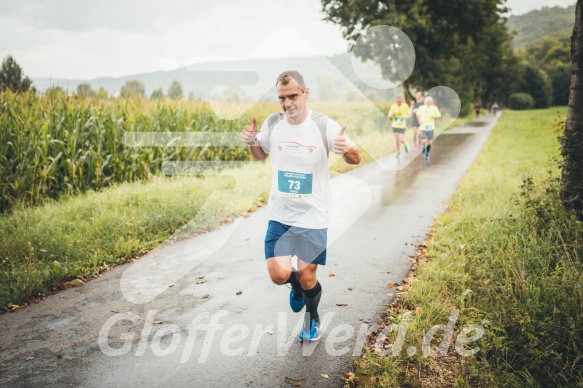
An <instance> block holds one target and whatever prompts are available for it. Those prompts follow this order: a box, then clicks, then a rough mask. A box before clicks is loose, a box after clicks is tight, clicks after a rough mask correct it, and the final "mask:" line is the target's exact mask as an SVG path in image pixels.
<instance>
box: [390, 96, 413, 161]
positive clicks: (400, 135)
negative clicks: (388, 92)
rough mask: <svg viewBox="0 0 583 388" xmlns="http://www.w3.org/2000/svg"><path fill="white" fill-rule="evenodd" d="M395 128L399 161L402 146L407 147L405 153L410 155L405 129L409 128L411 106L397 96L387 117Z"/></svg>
mask: <svg viewBox="0 0 583 388" xmlns="http://www.w3.org/2000/svg"><path fill="white" fill-rule="evenodd" d="M387 117H388V118H389V120H392V121H391V125H392V127H393V134H394V135H395V145H396V147H397V159H399V157H400V156H401V144H403V145H404V146H405V152H406V153H409V144H407V142H406V141H405V128H407V119H408V118H409V117H410V114H409V105H407V103H406V102H403V97H402V96H397V100H396V102H395V103H394V104H393V105H391V109H389V114H388V115H387Z"/></svg>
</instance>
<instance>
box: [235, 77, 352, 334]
mask: <svg viewBox="0 0 583 388" xmlns="http://www.w3.org/2000/svg"><path fill="white" fill-rule="evenodd" d="M276 88H277V94H278V98H279V102H280V104H281V107H282V108H283V111H284V113H283V114H281V115H277V114H276V115H273V117H272V118H271V119H268V120H265V122H264V123H263V125H262V127H261V132H257V120H256V118H255V116H253V119H252V120H253V123H252V125H248V126H246V127H245V128H244V129H243V130H242V131H241V140H242V141H244V142H245V143H247V144H248V145H249V150H250V151H251V154H252V155H253V157H254V158H255V159H257V160H265V159H266V158H267V157H268V156H269V155H271V159H272V179H273V181H272V185H271V193H270V195H269V205H268V208H269V218H270V221H269V224H268V227H267V233H266V236H265V258H266V260H267V270H268V272H269V275H270V277H271V280H272V281H273V282H274V283H275V284H287V283H290V284H291V286H292V290H291V292H290V306H291V308H292V310H293V311H294V312H299V311H301V310H302V308H303V307H304V305H305V306H306V316H307V320H306V323H305V326H304V330H303V331H302V333H300V340H304V339H307V340H317V339H318V338H319V332H318V329H319V325H320V319H319V316H318V304H319V302H320V296H321V293H322V287H321V285H320V283H319V282H318V280H317V278H316V271H317V268H318V264H321V265H325V264H326V240H327V228H328V224H329V222H330V213H331V209H330V205H331V192H330V185H329V173H328V151H329V150H333V151H334V152H335V153H336V154H339V155H342V157H343V159H344V161H345V162H346V163H349V164H358V163H360V153H359V151H358V148H356V145H355V143H354V142H353V141H351V140H350V139H349V138H348V137H347V136H346V135H345V134H344V131H345V130H346V125H343V126H342V127H340V125H339V124H338V123H337V122H336V121H334V120H332V119H329V118H328V117H326V116H324V115H322V114H319V113H318V112H313V111H311V110H309V109H308V108H307V101H306V100H307V99H308V96H309V93H310V90H309V89H308V88H307V87H306V85H305V82H304V78H303V76H302V75H301V74H300V73H298V72H297V71H295V70H290V71H286V72H283V73H282V74H280V75H279V77H278V78H277V81H276ZM270 123H271V124H272V125H271V126H270ZM324 142H326V144H325V143H324ZM294 255H295V256H296V257H297V258H298V271H297V272H295V271H294V270H293V268H292V264H291V258H292V256H294ZM308 324H309V327H308V326H307V325H308Z"/></svg>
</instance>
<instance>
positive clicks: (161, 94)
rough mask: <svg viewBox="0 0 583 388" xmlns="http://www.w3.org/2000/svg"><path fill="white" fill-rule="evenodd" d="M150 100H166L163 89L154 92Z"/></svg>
mask: <svg viewBox="0 0 583 388" xmlns="http://www.w3.org/2000/svg"><path fill="white" fill-rule="evenodd" d="M150 98H151V99H152V100H159V99H161V98H164V91H163V90H162V88H158V89H156V90H154V91H153V92H152V95H151V96H150Z"/></svg>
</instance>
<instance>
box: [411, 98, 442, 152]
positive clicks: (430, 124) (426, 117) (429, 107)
mask: <svg viewBox="0 0 583 388" xmlns="http://www.w3.org/2000/svg"><path fill="white" fill-rule="evenodd" d="M416 115H417V119H418V120H419V129H420V133H419V137H420V139H421V145H422V147H423V150H422V151H421V152H422V153H424V154H425V160H429V151H430V150H431V143H432V142H433V138H434V137H435V119H438V118H440V117H441V113H440V112H439V109H437V107H436V106H435V105H434V104H433V98H432V97H429V96H428V97H425V103H424V105H422V106H420V107H419V109H417V113H416Z"/></svg>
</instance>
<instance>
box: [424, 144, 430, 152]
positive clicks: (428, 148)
mask: <svg viewBox="0 0 583 388" xmlns="http://www.w3.org/2000/svg"><path fill="white" fill-rule="evenodd" d="M430 149H431V144H429V145H428V146H427V149H426V150H425V152H427V153H429V150H430Z"/></svg>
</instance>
